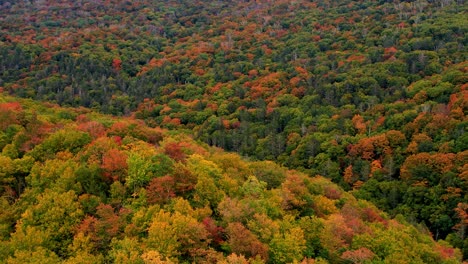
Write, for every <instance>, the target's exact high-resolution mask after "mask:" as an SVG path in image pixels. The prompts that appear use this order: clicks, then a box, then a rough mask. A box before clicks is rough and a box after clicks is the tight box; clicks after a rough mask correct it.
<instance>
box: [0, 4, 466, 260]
mask: <svg viewBox="0 0 468 264" xmlns="http://www.w3.org/2000/svg"><path fill="white" fill-rule="evenodd" d="M467 8H468V5H467V4H466V3H465V1H460V0H455V1H452V0H429V1H426V0H417V1H401V2H400V1H384V0H379V1H377V0H372V1H351V0H340V1H327V0H312V1H306V0H296V1H287V0H271V1H240V0H234V1H223V0H220V1H189V0H178V1H175V0H164V1H155V0H138V1H122V0H80V1H67V0H50V1H41V0H32V1H5V0H0V91H4V92H5V93H8V94H11V95H14V96H17V97H22V98H31V99H34V100H40V101H47V102H53V103H57V104H59V105H61V106H67V107H86V108H87V109H88V110H86V109H84V108H79V110H59V109H58V108H57V111H56V112H51V114H50V115H51V116H49V117H47V118H50V120H49V121H50V122H52V123H54V122H55V121H53V120H57V122H59V121H58V120H62V119H63V122H64V123H67V122H65V120H67V118H68V119H69V120H70V121H68V123H67V124H68V125H70V126H72V127H73V126H77V127H80V126H81V128H80V129H81V130H83V129H85V130H83V131H87V132H88V133H89V134H91V139H84V138H83V139H80V140H83V145H79V146H76V148H77V149H76V151H77V152H74V151H71V152H72V154H73V155H72V156H73V157H74V158H73V159H76V157H75V156H74V155H77V153H78V152H80V151H83V150H82V148H86V146H87V144H88V143H89V140H93V139H95V138H98V137H100V136H102V135H107V136H108V137H112V136H119V137H120V138H122V139H123V138H125V135H128V133H130V134H131V136H132V137H134V138H137V139H139V140H142V141H144V142H148V143H150V144H156V143H157V142H160V141H161V140H162V142H164V139H163V138H165V137H167V138H172V139H173V140H175V142H179V143H180V144H182V145H181V146H176V145H177V144H179V143H177V144H175V145H173V147H175V148H176V149H177V148H179V147H180V148H185V147H188V146H185V145H184V144H185V143H184V142H185V141H186V140H187V142H193V141H192V140H191V139H188V138H186V136H182V135H183V134H184V133H188V134H191V135H192V136H193V138H194V140H195V141H196V142H204V143H205V144H207V146H203V147H201V148H204V149H205V151H207V152H208V153H210V154H209V155H208V154H207V155H208V156H204V155H203V153H204V152H203V153H202V154H200V153H198V152H197V151H194V152H193V153H198V154H200V155H201V156H202V157H203V159H207V160H210V161H212V160H211V159H212V158H211V156H210V155H212V151H213V150H211V148H208V146H215V147H220V148H222V149H224V150H226V151H231V152H237V153H238V154H239V155H241V156H242V158H241V160H240V161H239V159H240V158H239V157H237V156H235V155H233V156H226V157H225V159H227V160H229V159H232V162H233V165H234V167H235V166H236V165H235V163H236V162H244V161H243V160H250V161H255V162H254V164H263V165H261V166H263V167H262V169H258V171H261V170H263V169H265V170H266V169H267V168H264V167H268V166H267V165H265V164H273V163H262V162H261V161H265V160H270V161H274V162H276V164H279V165H278V166H284V167H286V168H289V169H294V170H296V171H298V172H294V173H293V174H294V175H301V176H297V177H299V178H300V177H306V176H305V175H308V176H314V175H321V176H323V177H324V178H327V179H330V180H331V181H332V182H334V183H335V184H337V185H338V186H339V188H341V189H339V188H338V187H336V186H334V188H337V189H339V190H340V192H343V193H345V192H346V193H347V194H349V195H352V196H354V197H356V198H357V199H363V200H366V201H368V202H371V203H372V204H374V205H375V206H377V207H378V209H379V210H382V211H384V212H385V213H386V214H387V215H388V219H392V218H395V217H398V219H399V220H401V221H406V222H407V223H409V224H411V225H413V226H419V232H424V231H423V230H426V229H428V230H429V232H430V234H431V235H432V238H433V239H435V240H446V241H448V242H449V243H450V244H451V245H452V246H455V247H457V248H460V249H461V252H462V254H463V256H464V258H465V259H468V238H467V235H466V227H467V224H468V223H467V219H468V216H467V215H468V197H467V190H468V165H467V164H468V133H466V130H467V124H468V118H467V113H468V91H467V90H466V89H467V87H468V59H467V57H468V52H467V44H468V23H466V21H467V20H468V16H467V13H468V12H467V11H468V10H467ZM8 98H9V97H8ZM5 100H6V99H5ZM8 100H10V101H14V100H13V99H11V98H9V99H8ZM22 102H23V103H22V104H24V103H25V102H30V101H22ZM27 104H33V103H27ZM33 105H34V104H33ZM3 107H4V109H3V110H2V111H6V112H5V114H2V115H3V116H2V117H0V118H1V119H0V127H2V129H3V130H2V134H1V137H0V149H3V153H6V154H3V155H4V156H8V157H10V159H14V158H18V157H20V158H21V157H23V156H24V155H26V156H31V157H33V158H34V159H35V160H37V159H39V161H41V162H44V161H45V160H41V159H48V155H49V154H47V151H52V152H54V151H55V150H54V148H55V146H53V145H46V146H43V147H41V148H40V149H37V150H34V149H35V147H34V146H36V145H37V144H39V143H40V142H42V140H44V139H45V138H48V137H49V134H50V133H51V132H52V131H56V129H57V128H56V127H54V126H53V125H51V124H49V125H48V126H46V127H45V128H44V127H42V126H39V125H38V124H35V123H34V122H33V124H32V125H31V124H29V123H28V122H29V121H26V120H25V119H24V118H26V117H25V116H24V115H23V114H22V115H19V116H18V115H17V114H16V113H15V111H20V110H21V109H22V107H20V106H18V105H15V104H9V105H8V104H7V105H5V106H3ZM34 107H39V106H34ZM34 107H33V108H34ZM90 109H92V110H90ZM11 111H13V112H11ZM21 111H22V110H21ZM21 111H20V112H21ZM44 111H45V112H47V111H52V110H47V109H45V108H42V109H41V111H37V115H42V114H43V112H44ZM77 111H78V112H77ZM80 111H81V112H82V113H84V114H85V115H91V116H93V118H97V119H98V120H97V121H96V122H98V123H90V124H88V123H86V122H88V121H89V120H80V119H79V118H78V116H79V113H81V112H80ZM97 112H100V113H105V114H113V115H114V116H126V119H117V118H115V119H113V118H109V117H104V116H99V115H98V114H97ZM73 113H75V114H73ZM15 116H16V117H15ZM32 116H33V117H34V115H32ZM77 118H78V119H77ZM93 118H91V119H90V120H94V119H93ZM127 118H131V119H127ZM3 120H7V121H3ZM12 120H13V121H12ZM111 120H113V121H111ZM117 120H126V121H122V122H124V123H125V122H130V123H128V124H123V123H122V124H120V123H119V122H120V121H117ZM129 120H133V121H129ZM12 122H13V123H14V124H16V125H18V126H23V127H27V126H30V128H26V130H27V129H31V132H29V134H28V133H26V132H24V131H23V130H22V129H21V128H20V127H18V126H14V128H9V127H10V124H11V123H12ZM60 122H62V121H60ZM60 122H59V123H60ZM89 122H90V121H89ZM113 123H117V124H118V125H116V126H117V127H114V125H113ZM143 123H144V124H145V125H143ZM73 124H74V125H73ZM60 126H63V127H66V126H65V125H60ZM88 126H89V127H88ZM119 126H121V127H119ZM39 127H42V128H41V129H39ZM161 128H162V129H168V131H170V132H167V131H165V130H162V129H161ZM86 129H87V130H86ZM121 130H122V131H121ZM18 131H22V132H21V133H20V134H19V136H15V135H17V133H18ZM181 131H184V132H183V133H182V132H181ZM119 133H122V134H119ZM176 135H177V136H176ZM74 136H76V137H81V136H83V135H81V134H80V135H74ZM58 138H60V137H58ZM15 140H16V141H18V142H16V143H14V144H11V142H13V141H15ZM57 140H58V139H57ZM60 140H61V139H60ZM76 140H78V138H76ZM50 144H52V143H50ZM102 144H104V143H102ZM105 144H110V143H105ZM119 144H120V143H119ZM121 144H123V145H128V144H129V143H128V142H126V143H121ZM187 144H188V145H191V144H193V145H194V146H197V147H196V148H197V149H198V150H200V149H199V147H198V146H199V145H198V144H199V143H190V144H189V143H187ZM157 145H158V146H160V147H162V148H163V149H164V147H163V146H164V144H162V145H159V143H158V144H157ZM119 146H120V145H119ZM49 148H51V149H52V150H49ZM116 148H117V147H116ZM119 148H120V147H119ZM119 148H117V149H118V150H120V151H122V150H123V149H119ZM163 149H159V150H158V151H159V152H161V151H162V152H164V150H163ZM31 151H32V152H31ZM126 151H131V149H128V150H126ZM155 151H156V150H155ZM158 151H156V152H158ZM177 151H179V150H177ZM29 152H31V153H30V154H27V153H29ZM43 152H45V153H46V154H44V153H43ZM159 152H158V153H159ZM188 153H189V154H193V153H192V152H190V151H189V152H188ZM219 153H221V152H219ZM179 154H182V153H179ZM205 154H206V153H205ZM50 155H52V154H50ZM81 155H84V154H81ZM109 155H111V157H108V158H109V160H108V163H109V164H107V165H106V166H108V167H109V168H114V167H113V166H117V167H115V168H114V169H116V170H117V169H118V170H123V171H124V169H123V168H120V167H119V166H123V165H122V164H116V165H114V162H115V163H122V162H123V160H124V156H122V155H120V154H117V152H115V153H112V154H109ZM112 155H117V156H115V157H114V156H112ZM119 155H120V156H119ZM126 155H128V153H127V154H126ZM148 155H149V154H148ZM220 155H221V154H220ZM225 155H228V154H225ZM229 155H231V154H229ZM52 156H53V155H52ZM169 156H170V155H169ZM67 157H68V156H67ZM125 157H126V158H129V157H127V156H125ZM184 157H185V156H184ZM114 158H115V159H116V160H113V159H114ZM185 158H187V157H185ZM63 159H66V158H63ZM175 159H176V160H177V158H175ZM80 162H84V163H86V164H87V163H90V164H93V162H96V161H88V160H87V159H86V158H83V159H81V158H80ZM213 162H214V163H215V164H217V163H216V161H213ZM256 162H258V163H256ZM127 163H128V162H127ZM225 163H227V161H226V162H225ZM98 164H100V163H98ZM101 165H102V164H101ZM101 165H99V166H101ZM77 166H78V165H77ZM87 166H88V165H87ZM99 166H98V167H99ZM217 166H220V165H219V164H217ZM245 166H247V167H250V166H251V165H245ZM259 166H260V165H259ZM271 166H273V165H271ZM275 166H276V165H275ZM125 168H126V167H125ZM126 169H128V168H126ZM220 169H221V170H222V168H220ZM99 170H103V168H100V167H99ZM123 171H120V173H124V172H123ZM86 173H88V172H86ZM100 173H101V174H102V173H104V172H100ZM107 173H110V172H107ZM126 173H128V172H126ZM259 173H260V172H259ZM284 173H285V174H287V175H289V174H288V173H287V172H284ZM143 174H145V173H143ZM234 174H235V173H234V172H232V175H231V176H232V177H233V178H236V177H234ZM249 174H250V173H249ZM252 174H253V175H255V176H256V177H257V179H258V180H260V181H264V182H266V183H267V187H268V188H267V190H270V189H272V188H273V187H274V188H273V189H276V188H279V189H281V190H283V189H282V188H283V187H282V186H283V185H284V183H283V184H282V182H283V180H284V179H283V178H281V177H284V175H283V176H281V177H280V178H281V179H283V180H281V181H280V180H278V179H273V180H272V181H273V183H271V182H269V180H266V179H262V178H261V176H259V175H257V174H255V173H252ZM86 175H88V174H86ZM159 176H164V175H159ZM83 177H84V176H83ZM114 177H117V176H114ZM119 177H120V176H119ZM122 177H123V176H122ZM142 177H143V176H142ZM278 177H279V176H278ZM306 178H307V177H306ZM246 179H247V178H245V179H244V178H243V179H242V181H241V182H242V184H243V182H244V180H246ZM10 180H13V178H11V177H10V178H8V181H10ZM108 180H110V179H108ZM114 180H115V179H114ZM147 180H148V179H147ZM166 180H167V181H171V180H170V179H166ZM237 180H239V179H237ZM119 181H121V184H123V185H124V186H125V183H126V180H125V179H119ZM148 181H149V180H148ZM216 181H217V180H216ZM216 181H215V182H216ZM241 182H239V184H241ZM8 183H9V182H8ZM147 183H148V182H146V183H145V184H147ZM90 184H91V183H90ZM108 184H109V183H108ZM138 184H140V183H138ZM160 184H163V183H160ZM164 184H166V183H164ZM170 184H172V183H170ZM170 184H169V185H170ZM272 184H273V185H272ZM330 184H331V183H330ZM26 185H27V183H26V182H24V181H23V182H21V181H19V182H18V183H17V185H16V186H15V188H13V187H11V188H12V189H11V190H10V189H8V190H9V191H8V192H10V191H11V192H14V193H15V195H16V196H14V197H15V199H16V198H18V197H19V194H20V193H22V192H23V190H24V187H25V186H26ZM91 185H92V184H91ZM306 185H307V184H306ZM97 186H98V187H96V189H97V190H95V192H98V190H99V189H100V188H101V187H102V188H104V192H105V193H108V192H109V191H108V188H110V187H109V186H107V187H104V186H101V185H97ZM99 186H100V187H99ZM137 186H138V185H137ZM106 188H107V189H106ZM127 188H128V186H127ZM219 188H220V187H219ZM223 191H224V192H226V190H223ZM308 191H310V192H311V194H310V195H311V197H312V196H314V195H318V194H316V193H313V192H312V191H311V190H309V189H308ZM127 192H128V190H127ZM158 192H163V191H162V190H161V189H158ZM93 194H94V195H97V193H93ZM175 194H177V195H179V194H180V193H177V192H175ZM279 196H281V197H283V196H284V194H281V195H279ZM183 197H184V198H186V199H187V200H189V201H190V202H193V198H194V197H191V196H190V197H185V196H183ZM350 197H351V196H350ZM166 198H167V197H166ZM283 198H284V197H283ZM15 199H13V200H10V202H13V201H14V200H15ZM304 199H305V200H304V203H303V204H302V203H300V204H299V205H297V207H298V208H295V210H299V211H301V210H306V211H307V210H309V209H307V208H310V207H311V205H310V203H312V200H311V198H310V197H309V198H304ZM328 199H330V197H328ZM350 199H355V198H350ZM332 200H333V199H332ZM302 205H304V208H302ZM191 206H195V204H192V205H191ZM367 206H368V205H366V207H367ZM369 206H370V205H369ZM338 207H339V206H338ZM338 207H337V210H338V211H339V210H341V209H342V208H341V207H339V208H338ZM161 208H163V207H161ZM166 209H167V208H166ZM166 209H165V210H166ZM210 209H211V210H213V212H214V213H213V214H214V215H215V216H216V217H221V215H219V212H218V211H217V210H216V207H212V208H210ZM283 209H284V208H283ZM116 210H117V209H116ZM314 212H315V211H314ZM298 214H299V215H300V216H302V215H301V214H303V213H298ZM307 214H308V213H306V215H307ZM310 214H312V215H315V213H312V212H311V213H310ZM216 217H215V218H216ZM295 217H297V216H295ZM16 219H18V216H17V218H16ZM275 219H276V218H274V217H273V220H274V221H276V220H277V219H276V220H275ZM215 220H216V221H221V220H220V219H219V218H216V219H215ZM296 220H297V219H296ZM15 221H16V220H15ZM220 223H221V222H217V224H218V225H221V226H222V227H223V228H227V225H226V222H223V223H224V224H220ZM243 224H244V227H245V226H246V223H243ZM10 227H11V226H10ZM386 227H387V226H386ZM90 228H93V227H90ZM247 228H248V226H247ZM10 231H11V230H10ZM6 233H9V232H6ZM306 233H307V232H306ZM260 241H261V242H262V243H266V245H269V244H268V243H269V242H268V243H267V242H265V241H262V240H260ZM353 241H354V240H353ZM139 242H142V241H139ZM348 242H350V241H348ZM348 246H350V245H348ZM215 249H216V250H217V251H222V252H224V253H225V254H228V252H230V251H229V248H224V247H221V246H220V245H218V247H217V248H216V247H215ZM345 249H346V250H358V249H359V248H358V247H354V248H353V246H352V245H351V246H350V247H348V248H345ZM368 249H369V250H371V251H372V252H374V249H370V248H368ZM325 251H327V252H328V249H327V250H325ZM325 251H321V253H318V251H317V250H315V251H314V252H315V253H313V254H324V255H320V256H322V257H325V258H331V260H332V262H333V261H335V260H336V259H337V258H338V257H341V254H342V253H344V251H343V250H342V249H339V250H338V253H337V252H334V253H330V254H331V255H327V254H328V253H324V252H325ZM342 251H343V252H342ZM10 253H11V252H10ZM56 253H57V254H58V252H56ZM160 253H161V252H160ZM237 253H239V252H237ZM360 253H363V252H360ZM374 253H375V252H374ZM269 254H270V253H269ZM303 254H304V256H310V257H318V256H319V255H307V254H306V253H303ZM356 254H357V253H356ZM244 255H245V254H244ZM269 256H270V255H269ZM61 257H62V256H61ZM379 257H380V258H383V256H379ZM333 258H334V259H335V260H333ZM298 260H299V259H298Z"/></svg>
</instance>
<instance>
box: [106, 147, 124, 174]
mask: <svg viewBox="0 0 468 264" xmlns="http://www.w3.org/2000/svg"><path fill="white" fill-rule="evenodd" d="M127 167H128V166H127V155H126V154H125V153H123V152H121V151H120V150H118V149H111V150H109V151H107V152H106V153H104V155H103V157H102V164H101V168H102V169H104V175H105V176H106V177H108V178H111V179H112V180H113V181H116V180H122V178H123V176H124V174H125V172H126V170H127Z"/></svg>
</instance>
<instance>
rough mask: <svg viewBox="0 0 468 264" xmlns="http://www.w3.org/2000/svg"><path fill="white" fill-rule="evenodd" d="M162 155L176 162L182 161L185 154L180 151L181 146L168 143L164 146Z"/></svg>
mask: <svg viewBox="0 0 468 264" xmlns="http://www.w3.org/2000/svg"><path fill="white" fill-rule="evenodd" d="M164 153H165V154H166V155H168V156H169V157H171V158H172V159H173V160H176V161H183V160H185V158H186V156H187V155H186V154H185V153H184V151H183V150H182V147H181V144H180V143H177V142H170V143H167V144H166V145H165V146H164Z"/></svg>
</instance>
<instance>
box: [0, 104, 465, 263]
mask: <svg viewBox="0 0 468 264" xmlns="http://www.w3.org/2000/svg"><path fill="white" fill-rule="evenodd" d="M16 100H17V99H14V98H10V97H4V96H0V116H1V118H2V119H1V124H2V125H3V126H4V131H5V132H2V145H3V151H2V152H1V154H0V165H1V166H0V203H1V205H2V210H1V211H0V259H1V260H2V262H3V261H5V263H21V264H24V263H178V262H180V263H192V262H195V263H291V262H294V261H302V263H344V262H345V263H370V262H372V263H407V261H410V262H411V263H460V260H461V257H462V256H461V252H460V250H458V249H454V248H452V247H450V246H449V245H448V243H447V242H444V241H439V242H435V241H434V240H433V239H432V238H431V236H430V234H429V233H427V231H426V230H425V229H424V228H423V227H415V226H412V225H410V224H409V223H406V222H405V220H404V219H403V218H402V217H401V216H400V217H397V219H390V218H389V217H388V216H387V215H386V214H384V213H382V212H381V211H379V210H378V209H377V208H376V207H375V206H374V205H372V204H371V203H369V202H367V201H364V200H359V199H356V198H354V196H353V195H351V194H350V193H347V192H345V191H343V190H342V189H340V188H339V187H338V186H337V185H335V184H334V183H332V182H331V181H330V180H328V179H326V178H324V177H321V176H315V177H310V176H307V175H305V174H303V173H300V172H297V171H293V170H287V169H285V168H284V167H281V166H278V165H275V164H274V163H272V162H269V161H256V162H247V161H245V160H243V159H242V158H241V157H240V156H238V155H236V154H228V153H226V152H223V151H221V150H220V149H217V148H212V147H208V146H207V145H202V144H200V143H196V142H195V141H193V140H192V139H190V138H189V137H187V136H185V135H183V134H179V133H174V132H168V131H164V130H161V129H158V128H157V129H155V128H149V127H147V126H145V125H144V124H142V122H141V121H135V120H133V119H116V118H110V117H108V116H102V115H98V114H96V113H93V112H91V111H89V110H86V109H75V110H73V109H63V108H59V107H57V106H54V105H51V104H49V105H46V106H44V105H38V104H33V103H32V102H30V101H21V103H18V102H17V101H16ZM465 220H466V219H465Z"/></svg>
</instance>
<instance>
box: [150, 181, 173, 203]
mask: <svg viewBox="0 0 468 264" xmlns="http://www.w3.org/2000/svg"><path fill="white" fill-rule="evenodd" d="M146 194H147V201H148V203H150V204H156V203H158V204H161V203H166V202H167V201H169V200H170V199H171V198H172V197H175V181H174V178H173V177H171V176H169V175H166V176H164V177H159V178H153V179H152V180H151V182H150V183H149V185H148V187H146Z"/></svg>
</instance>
